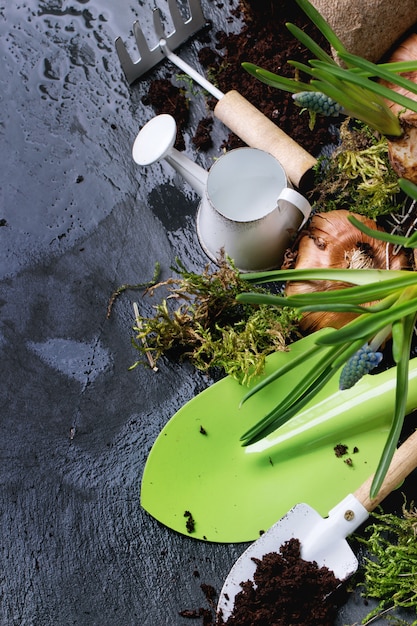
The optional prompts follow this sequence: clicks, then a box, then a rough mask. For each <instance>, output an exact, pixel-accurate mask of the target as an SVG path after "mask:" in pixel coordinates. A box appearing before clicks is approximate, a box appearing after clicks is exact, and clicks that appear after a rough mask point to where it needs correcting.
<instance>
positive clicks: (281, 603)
mask: <svg viewBox="0 0 417 626" xmlns="http://www.w3.org/2000/svg"><path fill="white" fill-rule="evenodd" d="M300 547H301V546H300V542H299V540H298V539H290V540H289V541H287V542H286V543H284V544H283V545H282V546H281V548H280V550H279V552H271V553H269V554H266V555H265V556H264V557H263V558H262V559H260V560H259V559H254V561H255V563H256V565H257V567H256V572H255V576H254V582H252V581H245V582H243V583H241V587H242V591H241V592H239V593H238V594H237V596H236V598H235V604H234V608H233V612H232V614H231V616H230V617H229V619H228V620H227V621H226V622H224V621H223V620H222V619H221V617H220V618H219V619H218V621H217V622H216V625H218V626H222V625H223V624H225V625H227V626H331V625H332V624H333V623H334V620H335V617H336V612H337V608H338V607H337V605H336V603H335V594H334V592H335V591H336V589H337V588H338V587H339V585H340V584H341V583H340V581H339V580H338V579H337V578H336V577H335V575H334V574H333V572H332V571H330V570H329V569H328V568H327V567H318V565H317V563H315V562H310V561H304V560H303V559H301V556H300ZM329 594H330V595H329ZM325 598H327V599H326V600H325Z"/></svg>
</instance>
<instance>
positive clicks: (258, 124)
mask: <svg viewBox="0 0 417 626" xmlns="http://www.w3.org/2000/svg"><path fill="white" fill-rule="evenodd" d="M214 114H215V116H216V117H217V118H218V119H219V120H220V121H222V122H223V124H225V125H226V126H227V127H228V128H230V130H231V131H233V132H234V133H235V135H237V136H238V137H240V138H241V139H242V140H243V141H244V142H245V143H247V144H248V146H251V147H252V148H258V149H260V150H264V151H265V152H269V153H270V154H272V156H274V157H275V158H276V159H277V160H278V161H279V162H280V163H281V165H282V166H283V168H284V170H285V172H286V174H287V176H288V178H289V180H290V181H291V182H292V184H293V185H294V186H295V187H298V188H302V187H303V186H304V185H303V183H304V181H303V182H302V179H303V178H304V177H305V178H307V175H308V174H310V175H311V171H312V168H313V167H314V165H316V163H317V160H316V159H315V158H314V157H313V156H312V155H311V154H309V153H308V152H306V150H304V148H302V147H301V146H300V145H299V144H298V143H297V142H296V141H294V140H293V139H292V138H291V137H289V136H288V135H287V134H286V133H284V131H282V130H281V129H280V128H278V126H277V125H276V124H274V122H272V121H271V120H270V119H268V118H267V117H265V115H264V114H263V113H261V112H260V111H259V110H258V109H257V108H256V107H254V106H253V105H252V104H251V103H250V102H248V101H247V100H246V99H245V98H244V97H243V96H241V95H240V94H239V93H238V92H237V91H234V90H232V91H229V92H228V93H226V94H225V95H224V96H223V97H222V98H221V99H220V100H219V102H218V103H217V104H216V107H215V109H214Z"/></svg>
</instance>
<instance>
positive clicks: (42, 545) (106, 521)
mask: <svg viewBox="0 0 417 626" xmlns="http://www.w3.org/2000/svg"><path fill="white" fill-rule="evenodd" d="M142 4H145V5H146V4H148V3H142V2H140V3H139V5H142ZM149 4H150V3H149ZM139 5H138V4H137V3H136V2H134V1H133V0H119V1H118V2H114V1H113V0H21V2H18V3H12V2H7V5H6V3H2V6H1V8H0V18H1V19H0V48H1V54H2V63H1V72H0V99H1V107H0V117H1V133H2V152H1V183H0V185H1V207H0V220H1V227H0V272H1V282H0V303H1V319H0V323H1V327H0V347H1V353H2V354H1V356H2V358H1V364H0V368H1V369H0V376H1V392H0V393H1V406H2V411H1V421H0V455H1V475H0V482H1V490H0V511H1V513H0V520H1V522H0V523H1V526H0V531H1V542H0V546H1V550H0V554H1V569H0V581H1V583H0V585H1V586H0V589H1V606H0V623H1V625H2V626H3V625H4V626H49V625H51V626H52V625H53V626H69V625H70V624H76V625H78V626H94V625H97V626H98V625H100V626H103V625H105V626H121V625H123V626H129V625H132V626H133V625H138V626H139V625H140V626H159V625H161V626H162V625H165V624H166V625H171V626H173V625H178V626H180V625H181V624H187V623H189V620H186V619H184V618H181V617H179V616H178V611H180V610H182V609H185V608H191V609H194V608H198V607H199V606H201V605H203V606H204V605H205V599H204V596H203V593H202V591H201V589H200V584H201V583H202V582H204V583H207V584H211V585H213V586H214V587H215V588H216V589H220V587H221V585H222V582H223V579H224V577H225V576H226V574H227V572H228V570H229V569H230V567H231V565H232V563H233V562H234V560H235V559H236V557H237V556H238V555H239V554H240V553H241V552H242V550H243V548H244V547H245V546H242V545H236V546H234V545H215V544H206V543H203V542H197V541H193V540H192V539H190V538H188V537H185V536H180V535H177V534H176V533H174V532H172V531H170V530H169V529H167V528H165V527H163V526H161V525H160V524H158V523H157V522H156V521H155V520H153V519H152V518H151V517H150V516H149V515H148V514H147V513H145V512H144V511H143V510H142V509H141V507H140V479H141V473H142V470H143V467H144V464H145V461H146V458H147V454H148V452H149V450H150V448H151V445H152V443H153V441H154V440H155V438H156V437H157V435H158V433H159V431H160V429H161V427H162V426H163V425H164V424H165V423H166V421H167V420H168V419H169V418H170V417H171V415H173V414H174V413H175V412H176V411H177V410H178V409H179V408H180V407H181V406H182V404H183V403H184V402H186V401H187V400H188V399H190V398H191V397H193V396H194V395H195V394H196V393H198V392H199V391H201V390H202V389H203V388H204V387H205V386H206V385H207V384H208V381H207V379H206V378H205V377H203V376H202V375H199V374H196V373H195V372H194V371H192V370H191V369H190V368H189V367H187V366H186V365H177V364H174V363H165V364H163V365H162V367H161V369H160V372H159V373H158V374H157V375H155V374H154V373H152V372H150V371H148V370H146V369H141V368H140V369H136V370H134V371H133V372H129V371H128V367H129V366H130V365H131V364H132V362H133V361H134V360H135V358H136V354H135V352H134V350H133V348H132V347H131V343H130V339H131V336H132V334H133V333H132V331H131V327H132V324H133V316H132V306H131V302H132V300H134V299H137V298H138V297H139V296H138V294H132V293H131V292H129V293H127V294H124V295H123V297H121V298H120V299H118V300H117V302H116V304H115V306H114V309H113V312H112V315H111V317H110V319H106V310H107V304H108V300H109V297H110V295H111V293H112V292H113V291H114V289H116V288H117V287H118V286H119V285H121V284H123V283H138V282H141V281H146V280H149V279H150V278H151V277H152V275H153V271H154V265H155V262H156V261H159V262H160V263H161V266H162V274H163V276H165V277H166V276H168V274H169V268H170V265H171V263H172V262H173V261H174V259H175V257H176V256H179V257H180V258H181V259H182V260H183V261H184V263H185V264H186V265H187V267H188V268H189V269H191V270H197V271H198V270H200V269H202V268H203V266H204V265H205V264H206V262H207V259H206V258H205V256H204V255H203V253H202V252H201V250H200V247H199V244H198V241H197V238H196V234H195V227H194V215H195V211H196V207H197V203H198V200H197V198H196V196H195V194H194V192H192V190H191V189H189V188H188V187H187V186H186V185H184V184H183V183H182V181H179V179H178V178H177V177H176V176H175V175H174V174H173V173H172V171H171V170H170V169H169V168H168V166H166V165H164V164H162V165H155V166H153V167H152V168H148V169H147V170H140V171H139V170H138V168H137V167H136V166H135V165H134V163H133V161H132V158H131V146H132V143H133V140H134V137H135V135H136V132H137V130H138V128H139V127H140V126H141V125H142V124H143V123H144V122H146V121H147V120H148V119H150V117H151V116H152V111H151V109H149V108H147V107H145V106H144V105H143V104H142V103H141V97H142V96H143V94H144V93H145V90H146V84H147V83H146V81H145V83H144V84H137V85H136V86H134V88H132V89H130V88H128V86H127V84H126V83H125V81H124V78H123V75H122V71H121V68H120V66H119V62H118V59H117V56H116V53H115V50H114V46H113V39H114V37H115V36H116V35H118V34H120V35H122V36H123V38H124V39H125V40H127V39H129V38H131V34H130V29H131V24H132V23H133V20H134V19H135V17H136V13H137V11H142V12H141V16H143V19H144V20H145V22H146V20H147V19H148V16H149V13H150V10H149V6H148V7H145V8H146V10H143V9H142V8H141V6H139ZM162 6H163V3H162ZM203 6H204V10H205V12H206V16H207V17H209V18H211V19H213V21H214V22H215V23H216V24H217V25H220V24H222V23H223V21H224V20H225V16H226V14H227V10H228V9H227V7H223V8H219V7H220V5H219V7H216V6H215V5H214V4H211V3H208V2H203ZM149 24H150V22H149ZM149 32H150V31H149ZM185 54H187V55H189V60H190V61H191V62H193V63H194V62H195V58H196V56H195V55H196V52H195V47H194V44H193V43H190V45H189V46H187V49H186V51H185ZM166 71H167V68H166V67H165V68H164V67H160V68H158V69H157V70H156V71H155V76H157V75H160V74H162V73H164V72H165V73H166ZM148 80H149V79H148ZM204 107H205V104H204V100H203V98H201V97H198V96H196V97H195V98H193V101H192V110H191V122H190V128H191V130H195V127H196V120H197V119H199V117H201V114H202V112H204V110H205V109H204ZM193 125H194V126H193ZM215 129H217V130H216V131H215V132H217V133H218V141H217V143H216V146H215V147H214V148H213V153H212V154H208V155H201V154H200V155H198V156H197V155H196V154H195V153H193V148H192V145H191V143H190V141H189V139H188V138H187V142H188V143H187V151H188V154H189V155H190V156H191V157H192V158H197V159H198V160H199V162H200V164H202V165H203V166H207V164H209V163H210V159H211V158H212V157H213V155H214V156H215V155H216V154H218V151H219V145H220V143H221V140H223V138H224V137H225V136H226V133H225V132H224V131H223V129H222V128H221V127H220V125H219V124H217V122H216V124H215ZM190 132H191V131H190ZM210 497H213V498H215V494H210ZM196 571H198V572H199V574H200V577H197V576H196V574H195V573H196ZM356 605H357V607H356ZM355 607H356V608H355ZM358 608H359V610H360V611H362V614H364V612H366V609H364V608H363V605H362V602H361V601H360V600H357V601H356V604H355V606H354V607H353V609H352V611H354V612H355V616H353V613H351V614H349V615H348V616H346V613H345V615H344V618H343V619H344V620H345V621H343V623H347V620H350V621H351V622H353V621H354V620H355V619H357V616H356V612H357V610H358ZM346 611H347V612H348V613H349V611H351V609H348V608H347V609H346ZM341 623H342V622H341Z"/></svg>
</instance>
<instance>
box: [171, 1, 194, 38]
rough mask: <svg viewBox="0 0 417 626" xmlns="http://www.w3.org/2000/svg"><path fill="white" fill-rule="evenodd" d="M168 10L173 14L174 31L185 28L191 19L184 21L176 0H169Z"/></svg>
mask: <svg viewBox="0 0 417 626" xmlns="http://www.w3.org/2000/svg"><path fill="white" fill-rule="evenodd" d="M168 10H169V13H170V15H171V19H172V23H173V25H174V31H177V32H178V31H181V29H182V28H184V26H185V25H186V24H187V23H188V21H189V20H187V21H186V22H184V19H183V17H182V15H181V12H180V10H179V8H178V4H177V1H176V0H168ZM191 19H192V16H191Z"/></svg>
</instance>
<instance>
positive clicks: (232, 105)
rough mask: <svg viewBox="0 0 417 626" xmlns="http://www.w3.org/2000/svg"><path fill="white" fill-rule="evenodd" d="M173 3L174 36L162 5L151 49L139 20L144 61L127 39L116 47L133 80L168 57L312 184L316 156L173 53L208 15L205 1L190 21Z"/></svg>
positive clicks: (241, 132) (294, 174)
mask: <svg viewBox="0 0 417 626" xmlns="http://www.w3.org/2000/svg"><path fill="white" fill-rule="evenodd" d="M167 1H168V8H169V12H170V14H171V18H172V22H173V24H174V31H173V32H172V33H170V34H169V35H166V34H165V31H164V27H163V23H162V18H161V13H160V11H159V9H154V11H153V22H154V30H155V33H156V35H157V37H158V39H159V42H158V44H157V45H156V46H155V48H152V49H150V48H149V46H148V44H147V41H146V39H145V36H144V34H143V31H142V29H141V27H140V24H139V22H138V21H136V22H135V23H134V24H133V31H134V34H135V38H136V43H137V47H138V49H139V54H140V58H139V60H137V61H133V60H132V58H131V57H130V55H129V53H128V51H127V49H126V46H125V44H124V43H123V41H122V40H121V38H120V37H118V38H117V39H116V42H115V43H116V50H117V53H118V55H119V59H120V63H121V65H122V69H123V71H124V73H125V75H126V78H127V80H128V82H129V83H130V84H132V83H133V82H134V81H135V80H137V79H138V78H140V77H141V76H143V75H144V74H145V73H146V72H148V71H149V70H150V69H151V68H153V67H154V66H155V65H156V64H157V63H159V62H160V61H162V60H163V59H164V58H166V59H168V60H169V61H171V63H174V64H175V65H176V66H177V67H179V68H180V69H181V70H182V71H183V72H185V73H186V74H188V76H190V77H191V78H192V79H193V80H194V81H195V82H196V83H198V84H199V85H201V86H202V87H203V88H204V89H205V90H206V91H208V92H209V93H210V94H211V95H212V96H214V97H215V98H216V99H217V100H218V103H217V105H216V107H215V108H214V114H215V116H216V117H217V118H218V119H219V120H220V121H221V122H223V123H224V124H225V125H226V126H227V127H228V128H229V129H230V130H231V131H232V132H233V133H235V135H237V136H238V137H240V138H241V139H242V141H244V142H245V143H246V144H247V145H248V146H251V147H252V148H258V149H259V150H264V151H265V152H269V153H270V154H272V155H273V156H274V157H275V158H276V159H277V160H278V161H279V162H280V163H281V165H282V166H283V167H284V169H285V171H286V174H287V176H288V178H289V180H290V181H291V182H292V183H293V185H295V186H296V187H300V188H303V187H305V186H308V185H309V183H310V180H311V178H312V174H311V171H312V168H313V166H314V165H315V164H316V159H315V158H314V157H313V156H312V155H311V154H309V153H308V152H307V151H306V150H304V148H302V147H301V146H300V145H299V144H298V143H297V142H296V141H294V140H293V139H291V137H289V136H288V135H287V134H286V133H284V131H282V130H281V129H280V128H278V126H276V124H274V122H272V120H270V119H268V118H267V117H265V115H263V113H261V112H260V111H259V110H258V109H257V108H256V107H254V106H253V105H252V104H251V103H250V102H248V101H247V100H246V99H245V98H244V97H243V96H241V95H240V94H239V93H238V92H237V91H235V90H231V91H229V92H227V93H226V94H224V93H223V92H222V91H220V90H219V89H217V87H215V86H214V85H213V84H212V83H210V82H209V81H208V80H207V79H206V78H205V77H204V76H201V74H199V73H198V72H197V71H196V70H195V69H194V68H192V67H191V66H190V65H188V63H186V62H185V61H184V60H183V59H181V58H180V57H178V56H177V55H176V54H174V53H173V52H172V48H174V47H178V46H180V45H181V44H182V43H184V42H185V41H186V40H187V39H188V38H189V37H191V36H192V35H193V34H195V33H196V32H197V31H198V30H199V29H200V28H202V27H203V26H204V24H205V18H204V15H203V11H202V9H201V5H200V0H188V3H189V15H190V17H189V19H187V20H186V21H184V19H183V17H182V15H181V13H180V10H179V8H178V5H177V0H167Z"/></svg>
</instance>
